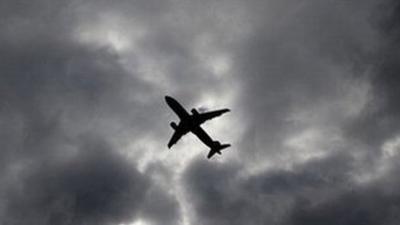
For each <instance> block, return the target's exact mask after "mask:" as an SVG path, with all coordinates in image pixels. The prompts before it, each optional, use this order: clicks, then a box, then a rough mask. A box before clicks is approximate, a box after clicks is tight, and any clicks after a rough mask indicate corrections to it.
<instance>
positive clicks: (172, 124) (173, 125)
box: [169, 122, 178, 130]
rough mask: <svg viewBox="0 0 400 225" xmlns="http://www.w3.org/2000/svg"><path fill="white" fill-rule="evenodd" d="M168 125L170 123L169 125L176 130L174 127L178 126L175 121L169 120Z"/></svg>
mask: <svg viewBox="0 0 400 225" xmlns="http://www.w3.org/2000/svg"><path fill="white" fill-rule="evenodd" d="M169 125H171V127H172V128H173V129H174V130H176V128H178V125H176V123H175V122H171V123H170V124H169Z"/></svg>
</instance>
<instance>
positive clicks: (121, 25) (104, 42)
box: [75, 13, 146, 53]
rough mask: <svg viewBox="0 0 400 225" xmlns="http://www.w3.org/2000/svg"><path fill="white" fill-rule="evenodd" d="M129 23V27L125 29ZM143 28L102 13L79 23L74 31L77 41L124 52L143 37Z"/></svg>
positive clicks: (115, 16) (118, 17)
mask: <svg viewBox="0 0 400 225" xmlns="http://www.w3.org/2000/svg"><path fill="white" fill-rule="evenodd" d="M127 24H129V27H130V29H126V27H127ZM145 33H146V32H145V30H144V28H143V27H142V26H140V25H139V24H138V23H133V22H132V21H127V20H124V18H122V17H120V16H118V15H115V14H111V13H104V14H103V15H101V16H99V18H98V19H97V20H96V21H95V23H94V22H85V23H81V24H79V26H78V28H77V29H76V31H75V37H76V39H77V40H78V41H80V42H82V43H85V44H92V45H93V44H95V45H99V46H108V47H111V48H112V49H114V50H115V51H116V52H118V53H124V52H127V51H129V50H132V49H134V48H135V43H136V42H137V41H138V40H139V39H141V38H143V36H144V35H145Z"/></svg>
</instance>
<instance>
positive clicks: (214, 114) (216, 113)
mask: <svg viewBox="0 0 400 225" xmlns="http://www.w3.org/2000/svg"><path fill="white" fill-rule="evenodd" d="M229 111H230V110H229V109H220V110H216V111H211V112H206V113H201V114H198V115H197V117H198V118H199V120H200V121H201V123H204V122H205V121H207V120H210V119H213V118H215V117H218V116H221V115H222V114H224V113H227V112H229Z"/></svg>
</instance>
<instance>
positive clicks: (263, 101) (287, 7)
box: [235, 1, 378, 154]
mask: <svg viewBox="0 0 400 225" xmlns="http://www.w3.org/2000/svg"><path fill="white" fill-rule="evenodd" d="M254 3H255V4H249V7H250V8H251V9H252V10H253V11H252V12H254V15H253V17H254V18H255V22H254V23H253V26H254V32H253V33H252V34H251V35H249V37H248V38H247V39H245V40H244V41H243V42H242V43H241V47H240V48H239V52H238V56H239V57H237V58H238V59H239V62H238V63H237V64H235V65H236V66H237V70H238V71H239V72H238V74H240V77H239V79H241V80H242V81H243V86H244V90H245V91H244V94H243V95H242V96H241V99H240V100H241V102H242V103H243V104H242V105H241V107H242V108H243V109H245V111H244V114H249V117H251V118H253V119H251V120H250V121H249V124H250V125H249V127H250V128H249V132H248V133H247V134H248V136H246V137H245V142H244V146H243V147H244V148H246V149H249V150H251V151H256V152H257V151H258V152H260V151H268V153H267V154H275V153H274V152H276V151H280V148H281V146H280V143H281V142H282V141H283V139H284V138H285V137H286V136H287V134H288V133H289V132H290V131H291V130H293V129H294V127H295V125H296V124H294V123H293V122H292V121H288V120H287V118H288V117H289V116H290V115H291V114H292V113H296V111H295V110H296V109H307V108H310V107H314V108H316V109H315V110H314V112H311V113H310V114H311V116H313V115H318V114H319V113H320V112H318V111H317V110H318V106H321V105H324V104H325V103H329V102H334V101H335V99H341V98H344V97H345V94H346V88H347V87H346V86H345V85H346V84H348V83H350V82H353V79H354V78H353V77H356V76H357V74H362V73H364V72H365V70H366V69H367V68H368V67H367V66H368V65H369V64H370V60H371V59H370V57H371V56H370V55H371V54H372V53H373V52H374V51H375V49H376V48H377V45H378V44H377V36H378V35H377V32H376V31H375V30H374V29H373V28H372V25H371V24H370V22H369V21H370V19H371V15H372V10H373V6H374V4H373V3H372V4H371V3H370V2H362V3H361V1H359V2H358V3H356V2H333V1H329V2H321V1H301V2H298V1H279V2H278V1H270V2H268V3H265V4H262V3H261V2H259V1H255V2H254ZM264 11H265V12H267V13H264ZM349 107H350V106H349ZM331 112H332V115H330V116H328V117H327V118H326V120H325V121H323V123H321V125H324V126H325V125H327V126H329V125H331V124H336V125H337V123H338V122H339V120H340V118H339V117H340V114H341V112H339V110H338V107H336V108H335V107H334V106H333V105H332V110H331ZM335 117H336V118H335ZM336 125H335V126H336ZM255 142H263V143H265V145H267V146H268V147H267V148H268V149H267V148H265V146H264V145H261V146H263V147H257V146H254V145H253V144H254V143H255Z"/></svg>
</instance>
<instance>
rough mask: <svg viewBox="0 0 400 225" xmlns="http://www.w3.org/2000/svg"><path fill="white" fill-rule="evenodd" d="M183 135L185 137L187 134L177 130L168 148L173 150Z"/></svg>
mask: <svg viewBox="0 0 400 225" xmlns="http://www.w3.org/2000/svg"><path fill="white" fill-rule="evenodd" d="M183 135H185V133H183V132H180V131H178V130H175V132H174V134H173V135H172V137H171V139H170V140H169V142H168V148H171V146H172V145H174V144H175V143H176V142H178V141H179V139H181V137H182V136H183Z"/></svg>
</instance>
